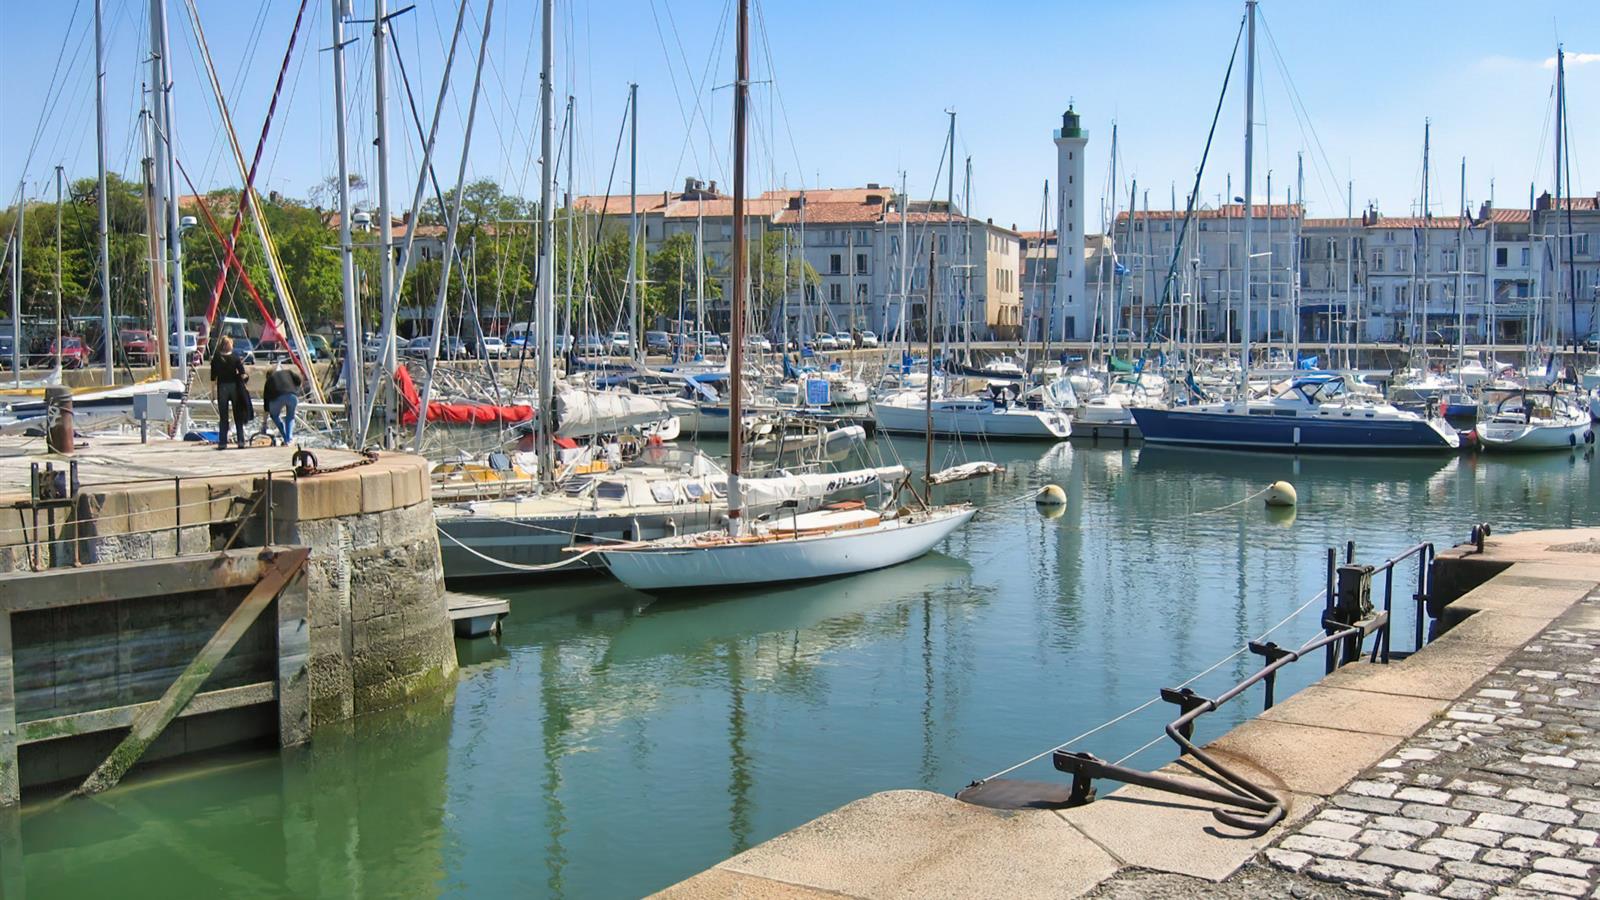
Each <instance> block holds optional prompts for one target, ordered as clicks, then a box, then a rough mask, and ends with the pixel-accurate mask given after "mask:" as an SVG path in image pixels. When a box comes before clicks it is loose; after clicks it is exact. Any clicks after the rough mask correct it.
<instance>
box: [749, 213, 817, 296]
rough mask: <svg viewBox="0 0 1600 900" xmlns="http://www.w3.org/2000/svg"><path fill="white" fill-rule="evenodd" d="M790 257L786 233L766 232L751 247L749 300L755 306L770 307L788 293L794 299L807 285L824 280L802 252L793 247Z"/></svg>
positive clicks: (813, 284) (814, 284)
mask: <svg viewBox="0 0 1600 900" xmlns="http://www.w3.org/2000/svg"><path fill="white" fill-rule="evenodd" d="M788 257H789V258H788V262H787V265H786V264H785V261H784V244H783V235H782V234H781V233H778V232H774V231H769V232H767V233H766V234H765V235H764V236H763V237H762V239H761V240H760V241H759V242H757V243H756V244H754V245H753V246H751V247H750V302H751V304H752V305H753V306H754V307H755V308H756V309H760V310H768V311H770V310H772V309H774V308H776V307H777V305H778V301H779V300H780V299H782V298H783V297H784V296H785V295H786V294H787V295H788V296H789V298H790V299H791V300H792V299H794V298H795V297H796V296H797V295H798V294H799V292H800V291H801V290H803V289H804V288H805V286H806V285H811V286H813V287H814V286H816V285H819V284H821V283H822V279H821V278H820V277H819V276H818V275H817V270H816V269H814V268H812V267H811V264H810V263H808V262H806V261H805V257H804V256H803V255H802V254H800V253H798V252H793V251H791V252H790V253H789V254H788ZM785 273H787V278H785Z"/></svg>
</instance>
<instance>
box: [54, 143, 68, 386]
mask: <svg viewBox="0 0 1600 900" xmlns="http://www.w3.org/2000/svg"><path fill="white" fill-rule="evenodd" d="M65 171H66V170H65V169H63V168H62V167H61V166H56V281H55V284H56V368H57V369H60V368H61V367H62V366H61V354H62V352H63V351H65V350H66V349H67V348H65V347H63V346H62V345H61V312H62V306H61V182H62V179H64V178H65V177H66V176H65V174H64V173H65Z"/></svg>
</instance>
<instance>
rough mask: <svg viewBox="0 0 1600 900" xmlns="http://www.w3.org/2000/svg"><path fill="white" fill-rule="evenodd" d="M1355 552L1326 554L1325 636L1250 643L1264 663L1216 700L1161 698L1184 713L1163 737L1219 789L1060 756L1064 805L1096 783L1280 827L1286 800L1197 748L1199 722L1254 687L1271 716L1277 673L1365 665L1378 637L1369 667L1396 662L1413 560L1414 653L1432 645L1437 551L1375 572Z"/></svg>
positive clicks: (1175, 693)
mask: <svg viewBox="0 0 1600 900" xmlns="http://www.w3.org/2000/svg"><path fill="white" fill-rule="evenodd" d="M1355 552H1356V549H1355V542H1354V541H1351V542H1349V543H1347V544H1346V545H1345V553H1344V560H1345V561H1344V563H1343V564H1340V563H1339V561H1338V559H1339V554H1338V551H1337V549H1336V548H1332V547H1330V548H1328V569H1327V580H1326V588H1325V589H1324V591H1323V601H1324V605H1323V613H1322V627H1323V633H1322V634H1320V635H1318V636H1316V637H1314V638H1312V639H1311V640H1309V641H1306V642H1305V643H1304V644H1301V645H1300V646H1299V647H1297V648H1294V649H1287V648H1284V647H1279V646H1278V645H1277V644H1275V643H1271V642H1267V643H1258V642H1255V641H1252V642H1250V644H1249V649H1250V650H1251V652H1253V653H1255V654H1257V655H1259V656H1261V657H1263V659H1264V661H1265V662H1264V664H1263V665H1262V667H1261V668H1260V669H1257V670H1256V671H1255V672H1253V673H1251V674H1250V675H1249V676H1248V677H1246V678H1245V679H1244V680H1243V681H1240V682H1239V683H1238V684H1235V685H1234V686H1233V687H1231V688H1228V689H1227V690H1226V691H1223V692H1222V693H1221V694H1218V695H1217V696H1216V697H1214V698H1211V697H1204V696H1201V695H1200V694H1197V693H1195V692H1194V690H1193V689H1191V688H1182V689H1173V688H1163V689H1162V691H1161V699H1163V700H1165V701H1167V702H1169V703H1174V704H1176V705H1177V706H1178V707H1179V710H1180V713H1179V715H1178V717H1177V718H1176V719H1174V720H1173V721H1172V722H1171V723H1169V724H1168V725H1167V726H1166V729H1165V730H1166V736H1167V737H1168V738H1170V739H1171V740H1172V741H1173V743H1175V744H1177V745H1178V749H1179V753H1180V756H1187V757H1190V758H1191V759H1193V760H1194V761H1196V762H1197V763H1199V764H1200V765H1202V766H1204V767H1205V769H1208V770H1209V771H1205V772H1201V773H1200V774H1202V775H1204V776H1205V777H1206V778H1207V779H1208V780H1210V781H1211V782H1213V784H1215V785H1216V786H1215V787H1213V786H1208V785H1204V784H1197V783H1194V782H1192V781H1186V780H1180V779H1178V778H1175V777H1173V776H1170V775H1162V774H1158V773H1155V772H1145V771H1141V770H1139V769H1134V768H1130V767H1127V766H1123V765H1121V764H1120V763H1108V762H1106V761H1105V760H1102V759H1100V758H1099V757H1097V756H1095V755H1094V754H1092V753H1087V752H1076V751H1069V750H1064V749H1058V750H1056V751H1054V752H1053V753H1052V754H1051V756H1052V762H1053V764H1054V765H1055V768H1056V769H1057V770H1058V771H1061V772H1066V773H1068V774H1070V775H1071V776H1072V789H1071V793H1070V794H1069V796H1068V800H1067V805H1069V806H1078V805H1082V804H1085V803H1088V802H1090V801H1091V800H1093V799H1094V793H1095V792H1094V781H1095V780H1096V779H1102V778H1103V779H1110V780H1112V781H1119V782H1122V783H1124V784H1134V785H1139V786H1142V787H1147V788H1152V789H1154V790H1159V791H1167V792H1170V793H1174V794H1180V795H1183V796H1186V797H1193V798H1195V799H1198V800H1205V801H1209V802H1212V803H1216V804H1218V808H1217V809H1214V810H1212V815H1213V816H1215V817H1216V819H1217V821H1219V822H1222V823H1223V824H1225V825H1230V826H1233V827H1235V828H1241V829H1244V830H1247V831H1266V830H1267V829H1269V828H1271V827H1273V826H1274V825H1276V824H1278V823H1279V822H1280V821H1282V820H1283V817H1284V814H1285V812H1286V810H1287V805H1286V801H1285V800H1284V798H1282V797H1280V796H1279V795H1278V794H1277V793H1275V792H1274V791H1272V790H1270V789H1268V788H1266V787H1263V786H1261V785H1259V784H1256V783H1255V782H1253V781H1251V780H1250V779H1248V778H1246V777H1245V776H1243V775H1241V774H1240V773H1238V772H1236V771H1234V770H1233V769H1232V768H1230V767H1228V766H1227V765H1225V764H1223V763H1222V762H1221V761H1219V760H1218V759H1217V758H1216V757H1215V756H1213V755H1212V754H1210V753H1208V752H1206V750H1204V749H1203V748H1201V747H1200V746H1198V745H1197V744H1196V743H1195V742H1194V726H1195V722H1196V721H1197V720H1198V719H1200V717H1202V716H1204V715H1206V714H1207V713H1211V712H1215V711H1216V710H1218V709H1220V708H1222V707H1223V706H1224V705H1226V704H1227V703H1228V702H1229V701H1231V700H1234V699H1236V698H1238V697H1239V696H1241V695H1242V694H1244V693H1245V692H1246V691H1248V690H1249V689H1250V688H1252V687H1254V686H1255V685H1257V684H1264V686H1265V693H1266V698H1265V708H1267V709H1271V708H1272V705H1273V702H1274V688H1275V684H1276V680H1277V674H1278V672H1279V671H1280V670H1281V669H1283V668H1284V667H1286V666H1288V665H1289V664H1291V663H1294V662H1296V661H1298V660H1300V659H1303V658H1305V657H1306V656H1309V655H1312V654H1314V653H1315V652H1316V651H1317V650H1322V651H1323V652H1324V668H1325V673H1332V672H1333V671H1335V670H1336V669H1338V668H1339V667H1340V666H1343V665H1346V664H1348V663H1352V662H1356V661H1358V660H1360V659H1361V656H1362V647H1363V645H1364V644H1365V642H1366V639H1367V637H1368V636H1369V635H1373V636H1374V640H1373V644H1372V651H1371V661H1372V662H1374V663H1387V662H1389V660H1390V658H1391V657H1395V656H1399V655H1401V654H1399V653H1398V652H1391V649H1390V636H1391V632H1392V630H1393V628H1392V626H1393V611H1394V587H1395V579H1396V574H1397V573H1396V569H1397V568H1398V567H1400V566H1401V564H1403V563H1405V562H1407V561H1408V560H1412V559H1413V558H1414V559H1415V560H1416V567H1417V574H1416V582H1415V584H1416V590H1415V593H1414V594H1413V595H1412V603H1413V607H1414V610H1415V618H1416V623H1415V631H1414V646H1415V649H1418V650H1420V649H1421V648H1422V647H1423V645H1424V643H1425V642H1426V639H1427V638H1426V634H1425V629H1424V619H1425V617H1426V611H1425V602H1426V597H1427V593H1428V579H1429V568H1430V565H1431V563H1432V562H1433V557H1434V547H1433V544H1431V543H1421V544H1415V545H1413V546H1411V547H1409V548H1407V549H1405V550H1404V551H1402V552H1400V553H1398V554H1396V555H1394V556H1392V557H1390V558H1388V559H1386V560H1384V561H1383V562H1381V563H1379V564H1377V565H1375V566H1374V565H1359V564H1357V563H1356V562H1355ZM1379 576H1382V579H1383V585H1382V590H1383V597H1382V605H1381V607H1379V606H1377V605H1375V604H1374V602H1373V599H1372V586H1373V582H1374V580H1376V579H1377V578H1378V577H1379ZM1239 810H1244V811H1243V812H1240V811H1239Z"/></svg>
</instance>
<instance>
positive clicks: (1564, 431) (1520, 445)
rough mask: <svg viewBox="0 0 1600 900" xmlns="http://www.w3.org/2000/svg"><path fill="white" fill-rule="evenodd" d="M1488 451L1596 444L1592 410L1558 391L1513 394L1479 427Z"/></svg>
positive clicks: (1506, 397) (1524, 391)
mask: <svg viewBox="0 0 1600 900" xmlns="http://www.w3.org/2000/svg"><path fill="white" fill-rule="evenodd" d="M1478 439H1479V440H1480V441H1481V442H1482V443H1483V446H1484V449H1486V450H1568V449H1571V448H1573V447H1577V446H1578V445H1580V444H1584V443H1591V444H1592V443H1594V428H1593V427H1592V426H1591V425H1590V424H1589V411H1588V410H1587V409H1585V408H1583V406H1582V405H1581V404H1577V403H1573V402H1569V401H1568V399H1567V397H1566V396H1564V395H1562V394H1560V393H1558V392H1556V391H1538V390H1521V391H1513V392H1511V393H1510V394H1508V395H1506V396H1505V397H1503V398H1502V399H1501V400H1500V402H1499V403H1497V404H1495V409H1494V413H1493V414H1492V415H1490V416H1489V417H1488V418H1486V419H1485V420H1484V421H1483V423H1482V424H1480V425H1479V426H1478Z"/></svg>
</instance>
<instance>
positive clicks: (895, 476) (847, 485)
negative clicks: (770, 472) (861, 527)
mask: <svg viewBox="0 0 1600 900" xmlns="http://www.w3.org/2000/svg"><path fill="white" fill-rule="evenodd" d="M905 474H906V469H905V466H879V467H877V468H873V469H854V470H851V471H849V472H815V473H811V474H808V475H779V476H774V477H767V478H745V479H741V480H740V487H741V488H742V489H743V492H744V500H745V502H746V503H748V504H750V505H751V506H757V505H763V504H770V505H773V506H777V505H779V504H781V503H783V502H784V501H786V500H809V499H815V498H818V497H826V496H828V495H830V494H835V493H838V492H840V491H846V490H850V489H851V488H863V487H871V486H873V485H876V484H878V483H879V482H882V483H884V484H894V483H895V482H896V481H898V480H899V479H901V478H903V477H905Z"/></svg>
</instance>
